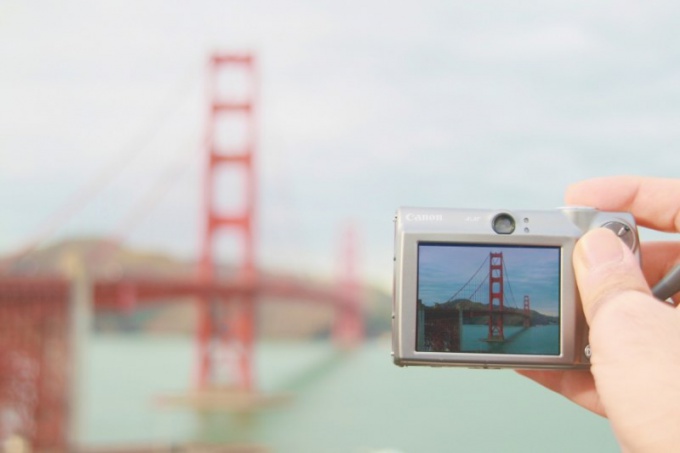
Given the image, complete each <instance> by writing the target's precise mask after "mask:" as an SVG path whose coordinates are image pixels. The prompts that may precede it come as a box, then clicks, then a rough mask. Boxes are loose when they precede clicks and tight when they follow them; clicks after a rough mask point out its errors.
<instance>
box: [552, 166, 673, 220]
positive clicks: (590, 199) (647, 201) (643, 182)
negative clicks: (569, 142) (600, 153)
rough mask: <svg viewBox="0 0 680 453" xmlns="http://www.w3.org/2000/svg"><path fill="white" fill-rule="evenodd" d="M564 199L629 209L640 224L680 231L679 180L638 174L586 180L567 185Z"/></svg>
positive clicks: (598, 205)
mask: <svg viewBox="0 0 680 453" xmlns="http://www.w3.org/2000/svg"><path fill="white" fill-rule="evenodd" d="M565 201H566V203H567V204H570V205H581V206H591V207H594V208H597V209H600V210H603V211H628V212H631V213H632V214H633V215H634V216H635V219H636V220H637V222H638V224H639V225H641V226H644V227H647V228H654V229H655V230H660V231H667V232H680V180H678V179H663V178H645V177H638V176H613V177H606V178H597V179H589V180H586V181H582V182H579V183H576V184H574V185H572V186H570V187H569V188H568V189H567V192H566V195H565Z"/></svg>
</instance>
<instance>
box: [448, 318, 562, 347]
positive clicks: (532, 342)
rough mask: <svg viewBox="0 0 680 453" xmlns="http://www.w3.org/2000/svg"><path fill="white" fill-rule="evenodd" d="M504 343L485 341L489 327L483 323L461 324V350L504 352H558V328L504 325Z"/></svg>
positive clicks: (553, 326)
mask: <svg viewBox="0 0 680 453" xmlns="http://www.w3.org/2000/svg"><path fill="white" fill-rule="evenodd" d="M503 330H504V333H505V339H506V341H505V342H504V343H490V342H488V341H485V340H486V338H487V336H488V331H489V327H488V326H485V325H465V324H464V325H463V331H462V334H461V351H465V352H494V353H504V354H541V355H557V354H559V353H560V328H559V326H558V325H546V326H532V327H529V328H524V327H522V326H506V327H504V329H503Z"/></svg>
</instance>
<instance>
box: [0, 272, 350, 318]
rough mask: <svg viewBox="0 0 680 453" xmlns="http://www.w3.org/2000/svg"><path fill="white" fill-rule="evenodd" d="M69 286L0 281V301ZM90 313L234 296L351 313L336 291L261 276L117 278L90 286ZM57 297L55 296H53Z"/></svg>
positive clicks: (62, 292) (59, 292)
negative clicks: (204, 279) (322, 306)
mask: <svg viewBox="0 0 680 453" xmlns="http://www.w3.org/2000/svg"><path fill="white" fill-rule="evenodd" d="M71 284H72V283H71V282H70V281H68V280H66V279H60V278H32V277H11V278H0V302H2V301H5V302H19V301H20V300H34V299H36V298H38V299H43V300H44V299H46V298H47V299H51V298H55V299H61V298H63V297H65V296H67V294H68V293H69V291H70V286H71ZM91 285H92V295H93V304H94V306H95V309H109V310H130V309H133V308H135V307H138V306H143V305H154V304H160V303H164V302H167V299H171V298H179V297H199V296H200V297H208V298H210V297H215V298H219V299H224V300H228V299H230V298H233V297H239V296H255V297H268V298H271V299H274V300H276V299H281V300H285V301H288V302H289V301H291V300H294V301H300V302H310V303H322V304H328V305H331V306H335V307H338V308H344V309H349V310H352V309H356V306H355V305H354V304H353V303H352V300H351V299H350V296H349V295H346V294H345V292H344V291H342V288H341V287H340V286H333V285H329V286H322V285H311V284H310V283H309V282H307V281H301V280H297V279H294V278H290V277H271V276H267V277H261V278H255V279H251V280H250V281H246V280H236V281H227V280H221V281H208V282H202V281H200V280H198V279H190V278H186V279H181V278H167V277H166V278H160V277H158V278H153V277H149V278H140V277H131V278H122V279H120V280H115V281H107V280H94V281H92V282H91ZM55 296H56V297H55Z"/></svg>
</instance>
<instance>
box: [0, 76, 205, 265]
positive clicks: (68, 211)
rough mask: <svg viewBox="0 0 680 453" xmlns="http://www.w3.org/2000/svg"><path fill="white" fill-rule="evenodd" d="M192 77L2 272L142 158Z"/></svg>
mask: <svg viewBox="0 0 680 453" xmlns="http://www.w3.org/2000/svg"><path fill="white" fill-rule="evenodd" d="M193 77H194V74H193V71H190V72H187V74H186V75H185V76H184V77H183V78H182V79H180V83H178V85H177V86H176V87H175V88H174V89H173V90H171V92H170V93H169V94H168V95H167V96H166V97H165V101H164V102H163V104H162V105H161V106H160V108H159V109H158V110H157V111H156V112H155V113H154V115H153V118H154V120H153V121H151V122H150V123H149V124H150V126H145V127H144V128H143V129H141V130H140V131H138V132H137V133H136V134H135V135H134V136H133V137H132V138H131V139H129V141H128V142H127V144H126V145H124V146H123V147H122V148H123V150H124V152H120V153H115V155H116V158H115V159H114V160H113V162H110V163H108V164H106V165H104V166H103V167H101V169H100V170H99V171H98V172H97V173H96V174H95V176H94V177H93V178H91V179H90V180H89V181H87V182H86V183H85V184H83V185H82V186H81V187H80V188H79V189H77V190H76V191H75V192H73V193H72V195H71V196H70V197H69V198H68V199H67V200H66V201H65V202H64V203H63V204H62V205H60V206H59V207H58V208H57V209H55V210H54V211H53V212H52V214H50V215H49V216H48V217H47V219H46V220H45V221H43V222H42V224H41V225H40V226H39V227H38V228H37V230H36V232H35V233H34V234H33V235H32V237H31V238H30V239H29V240H27V241H26V242H25V243H24V244H23V245H22V246H20V247H18V248H17V249H16V250H15V251H14V252H13V253H11V254H10V255H9V256H8V257H7V258H5V259H4V260H2V262H0V271H2V270H4V268H6V267H7V266H8V265H10V264H12V263H13V262H15V261H18V260H20V259H22V258H24V257H26V256H27V255H29V254H31V253H32V252H34V251H35V250H36V249H37V248H38V247H39V246H40V245H41V244H42V243H43V242H45V241H46V240H47V239H48V238H49V237H51V236H52V235H53V234H54V233H55V232H56V231H58V230H59V229H60V228H62V227H63V225H64V224H65V223H66V222H68V221H69V220H70V219H72V218H73V217H74V216H75V215H76V214H77V213H78V212H80V211H82V210H83V209H84V208H85V206H87V205H88V204H90V203H91V202H92V200H93V199H94V198H95V197H96V196H97V195H99V193H100V192H101V191H102V190H103V189H104V188H105V187H106V186H107V185H109V184H110V183H111V181H113V180H114V179H115V178H116V177H117V176H118V175H120V174H121V173H122V171H123V170H124V169H125V168H126V167H128V165H130V163H132V162H133V161H134V160H135V158H136V157H138V156H139V155H141V154H142V153H140V152H139V151H140V150H144V149H146V148H148V145H149V143H151V141H152V139H153V138H154V137H155V136H156V134H157V133H158V131H159V130H160V129H161V126H162V125H163V124H165V122H166V121H167V120H168V118H169V115H170V114H171V113H174V112H175V111H176V108H177V107H178V106H179V105H181V102H183V101H184V100H185V98H186V96H187V94H189V93H191V90H190V89H191V88H192V87H193Z"/></svg>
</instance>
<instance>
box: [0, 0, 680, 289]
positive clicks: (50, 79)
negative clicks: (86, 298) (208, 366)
mask: <svg viewBox="0 0 680 453" xmlns="http://www.w3.org/2000/svg"><path fill="white" fill-rule="evenodd" d="M678 22H680V5H678V4H677V3H676V2H671V1H660V2H653V3H651V2H647V3H641V2H628V1H624V2H621V1H618V2H613V1H599V0H596V1H588V2H586V1H582V0H575V1H570V2H542V1H538V0H530V1H526V2H521V4H518V3H517V2H507V1H501V0H493V1H489V2H469V1H467V2H463V1H451V0H449V1H435V0H433V1H425V2H406V1H391V2H385V1H356V0H350V1H347V2H332V1H330V0H318V1H312V0H292V1H288V2H276V1H272V0H254V1H248V2H244V1H235V0H219V1H218V0H210V1H203V0H199V1H191V2H190V1H180V0H163V1H161V0H135V1H132V0H116V1H114V0H99V1H97V2H88V1H84V0H68V1H67V0H62V1H56V0H46V1H41V2H23V1H18V0H1V1H0V206H2V210H1V213H0V253H3V254H4V253H11V252H12V251H13V250H15V249H17V248H19V247H21V246H22V245H23V244H25V243H27V242H28V241H31V240H32V239H33V238H35V237H39V238H41V240H43V241H44V242H42V244H44V245H46V244H49V243H51V242H54V241H58V240H60V239H63V238H66V237H74V236H83V235H97V236H116V237H120V238H121V239H123V240H124V241H125V243H126V244H128V245H130V246H133V247H140V248H143V249H147V250H157V251H163V252H165V253H169V254H173V255H176V256H179V257H182V258H186V259H195V257H196V256H197V253H198V248H199V244H200V231H201V224H202V223H201V218H200V206H201V190H200V187H201V174H202V171H203V168H202V164H203V161H202V152H203V150H202V147H201V143H202V140H203V138H204V134H205V126H206V112H207V104H206V103H207V101H206V96H205V79H206V77H205V72H206V62H207V59H208V56H209V55H210V54H211V53H212V52H214V51H232V52H252V53H253V54H254V55H256V58H257V64H258V70H259V74H260V86H259V91H260V102H259V105H258V107H259V108H258V121H259V123H258V148H257V171H258V177H259V187H258V206H257V212H258V227H257V231H258V233H257V235H258V260H259V262H260V263H261V265H262V266H263V267H265V268H268V269H272V270H285V271H287V272H294V273H297V274H299V275H302V276H314V277H320V278H327V279H333V278H335V277H334V276H335V275H336V274H337V273H338V272H339V270H338V269H340V268H341V267H342V266H341V264H340V258H339V257H340V256H342V250H343V246H342V242H343V241H342V238H343V231H345V230H346V229H347V228H348V225H352V226H353V228H354V229H355V231H356V233H357V234H356V236H357V238H358V239H357V241H358V242H357V243H358V245H357V247H358V258H359V262H358V269H359V271H360V272H361V275H362V276H363V278H364V279H365V280H366V281H367V282H370V283H375V284H378V285H380V286H382V287H383V288H385V289H389V288H390V286H391V283H390V282H391V278H392V255H393V250H392V248H393V224H392V219H393V216H394V212H395V210H396V209H397V207H399V206H404V205H411V206H440V207H466V208H472V207H479V208H501V207H507V208H509V209H512V208H537V209H540V208H552V207H557V206H561V205H562V198H563V193H564V190H565V188H566V187H567V186H568V185H569V184H570V183H572V182H575V181H578V180H581V179H585V178H589V177H594V176H601V175H611V174H622V173H624V174H645V175H650V176H667V177H675V176H677V168H678V163H679V162H680V153H678V149H677V148H678V142H679V141H680V128H678V127H677V126H678V124H679V123H680V60H679V59H678V57H677V55H680V39H679V36H678V27H677V23H678ZM169 182H171V184H170V183H169ZM74 197H75V198H74ZM73 199H77V200H79V202H78V203H74V204H73V205H74V206H75V205H78V206H80V207H82V208H81V209H79V210H75V209H72V210H69V209H66V208H64V206H67V207H68V206H70V205H69V204H68V203H69V200H73ZM152 201H153V203H152ZM59 209H65V210H66V211H68V214H69V215H63V216H62V218H60V219H58V220H59V221H51V222H48V220H49V219H51V218H53V217H52V216H53V215H54V213H55V212H58V210H59ZM61 212H65V211H61ZM140 213H141V214H143V215H141V214H140ZM46 222H48V223H47V224H46ZM225 247H226V246H225ZM230 253H231V252H229V251H228V250H226V248H225V250H222V251H220V254H221V255H220V256H221V257H222V259H224V260H229V259H230V257H231V255H230Z"/></svg>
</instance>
